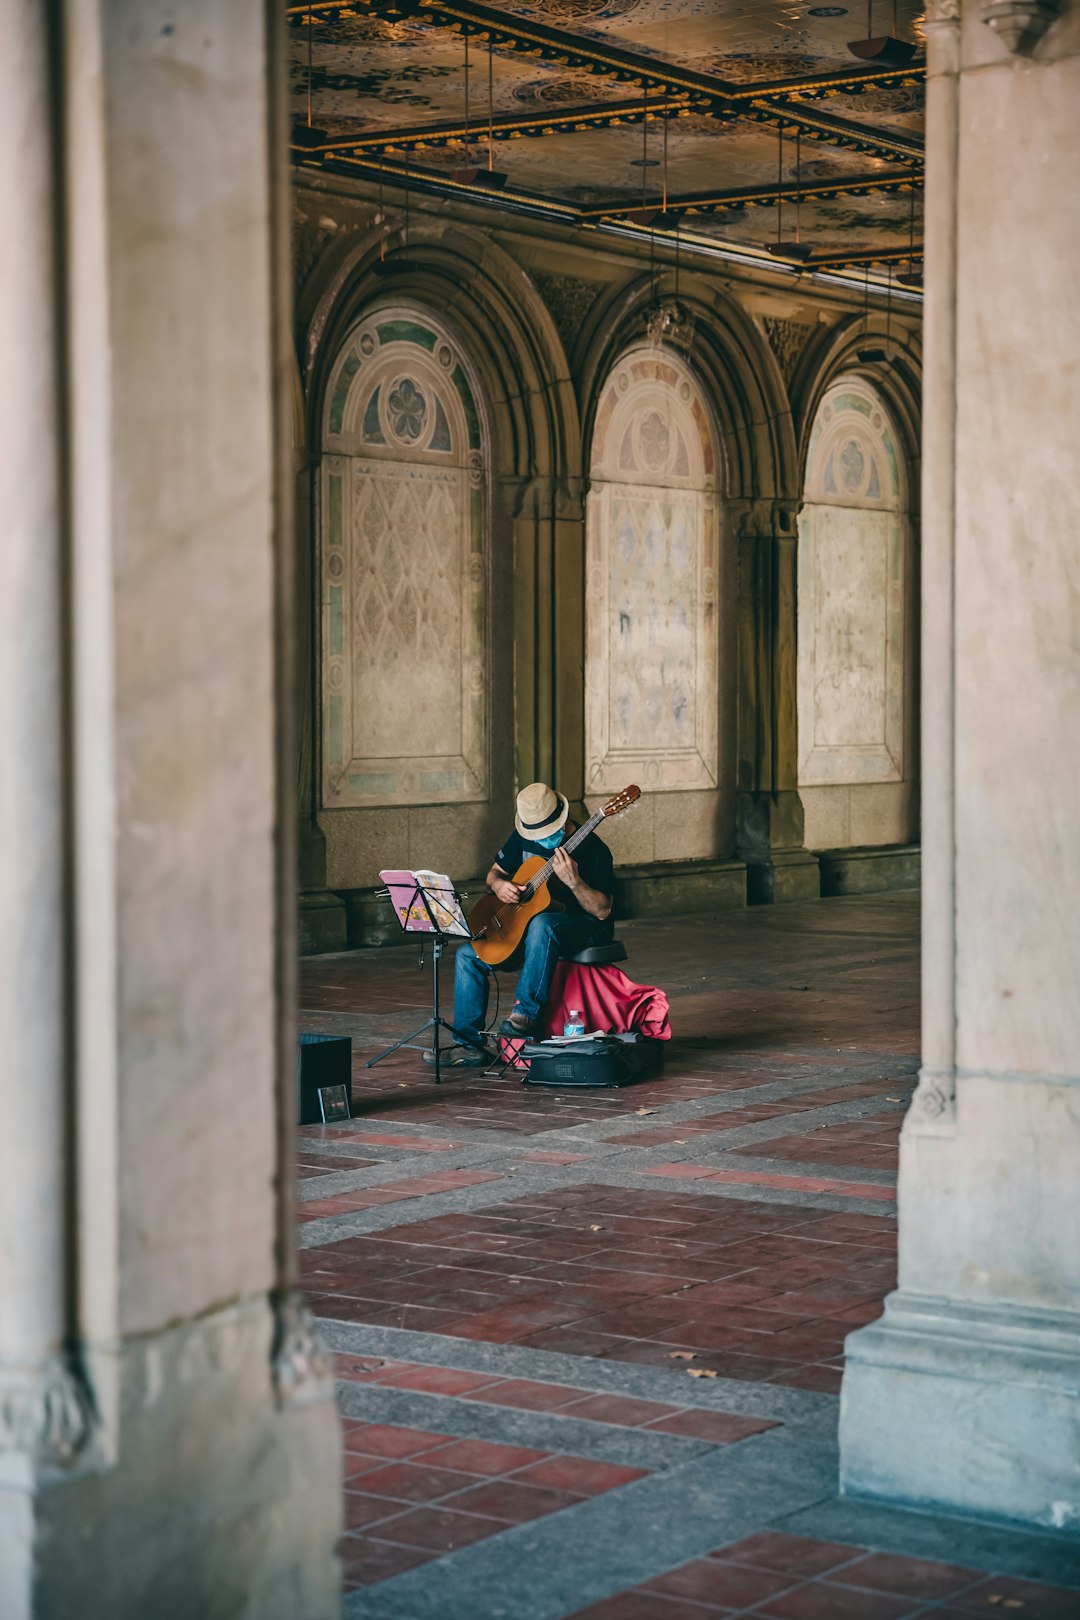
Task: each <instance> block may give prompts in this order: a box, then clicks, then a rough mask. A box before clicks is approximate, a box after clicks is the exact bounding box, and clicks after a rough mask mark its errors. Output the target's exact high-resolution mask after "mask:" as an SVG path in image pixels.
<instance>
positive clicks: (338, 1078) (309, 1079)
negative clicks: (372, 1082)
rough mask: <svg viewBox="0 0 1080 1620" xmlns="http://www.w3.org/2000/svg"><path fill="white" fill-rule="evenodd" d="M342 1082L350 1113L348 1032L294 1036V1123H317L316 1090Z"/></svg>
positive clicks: (318, 1109) (319, 1121)
mask: <svg viewBox="0 0 1080 1620" xmlns="http://www.w3.org/2000/svg"><path fill="white" fill-rule="evenodd" d="M324 1086H344V1087H345V1095H346V1096H347V1097H348V1099H349V1115H350V1117H351V1116H352V1038H351V1037H350V1036H348V1035H298V1036H297V1037H296V1123H297V1124H298V1125H321V1124H322V1112H321V1110H320V1108H319V1092H320V1091H321V1090H322V1089H323V1087H324Z"/></svg>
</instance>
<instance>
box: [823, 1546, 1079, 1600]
mask: <svg viewBox="0 0 1080 1620" xmlns="http://www.w3.org/2000/svg"><path fill="white" fill-rule="evenodd" d="M830 1578H831V1580H833V1581H834V1582H837V1583H839V1584H842V1585H844V1586H866V1587H870V1588H872V1589H873V1590H874V1591H877V1592H894V1593H896V1594H897V1595H899V1596H902V1597H921V1598H947V1597H952V1596H953V1594H954V1593H956V1592H960V1591H962V1590H963V1589H964V1588H965V1587H969V1586H971V1585H973V1583H975V1582H976V1581H980V1580H981V1579H982V1574H981V1571H979V1570H977V1569H964V1568H962V1567H960V1566H959V1565H956V1564H933V1563H927V1562H926V1561H925V1560H923V1559H919V1558H903V1557H897V1556H894V1555H892V1554H889V1553H869V1554H867V1556H866V1557H865V1558H858V1559H856V1560H855V1562H854V1563H853V1564H845V1566H844V1568H843V1570H837V1571H834V1572H833V1574H832V1576H831V1577H830ZM1077 1614H1078V1615H1080V1598H1078V1600H1077Z"/></svg>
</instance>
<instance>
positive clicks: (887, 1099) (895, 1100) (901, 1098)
mask: <svg viewBox="0 0 1080 1620" xmlns="http://www.w3.org/2000/svg"><path fill="white" fill-rule="evenodd" d="M903 1100H904V1099H903V1097H886V1099H885V1101H886V1102H903Z"/></svg>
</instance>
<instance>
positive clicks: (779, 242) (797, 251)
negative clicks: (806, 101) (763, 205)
mask: <svg viewBox="0 0 1080 1620" xmlns="http://www.w3.org/2000/svg"><path fill="white" fill-rule="evenodd" d="M776 133H777V137H778V140H777V160H776V241H775V242H766V244H765V250H766V252H767V253H772V254H775V256H776V257H777V258H778V259H799V260H805V259H808V258H809V257H810V254H811V251H812V250H811V248H810V247H809V246H808V245H807V243H805V242H804V241H803V239H802V231H801V229H800V220H801V215H802V179H801V174H800V170H801V166H802V131H801V130H800V129H799V127H798V125H796V127H795V240H794V241H793V242H785V241H784V239H783V236H784V126H783V124H782V123H781V124H778V125H777V130H776Z"/></svg>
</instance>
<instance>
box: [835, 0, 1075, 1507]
mask: <svg viewBox="0 0 1080 1620" xmlns="http://www.w3.org/2000/svg"><path fill="white" fill-rule="evenodd" d="M985 9H986V8H985V7H980V6H979V5H978V4H976V3H975V0H965V4H964V5H963V7H961V6H960V5H958V4H957V3H956V0H938V4H937V5H936V6H933V7H931V8H930V12H929V15H928V19H927V26H928V36H929V51H930V58H929V84H928V129H927V136H928V191H927V224H926V230H927V240H926V361H927V364H926V377H927V388H926V395H925V453H924V462H923V468H924V486H923V496H924V498H923V510H924V531H923V623H922V645H923V680H922V686H923V691H924V693H926V694H928V696H927V701H926V702H924V705H923V770H922V780H923V790H924V803H923V860H924V883H923V895H924V907H925V921H924V937H923V978H924V991H923V1042H924V1049H923V1068H922V1073H921V1076H920V1083H919V1088H918V1091H917V1092H916V1096H915V1099H914V1102H913V1104H912V1108H911V1111H910V1113H909V1115H908V1118H907V1120H906V1122H905V1125H904V1131H903V1136H902V1141H901V1161H900V1183H899V1211H900V1286H899V1289H898V1291H897V1293H895V1294H894V1295H893V1296H892V1297H891V1298H890V1299H889V1300H888V1301H887V1303H886V1309H885V1315H884V1317H883V1318H882V1319H881V1320H880V1321H879V1322H876V1323H873V1324H872V1325H871V1326H869V1327H866V1328H864V1329H862V1330H860V1331H859V1332H857V1333H855V1334H853V1335H852V1337H851V1338H850V1339H849V1340H848V1345H847V1368H846V1371H845V1375H844V1385H843V1391H842V1396H841V1455H842V1481H843V1487H844V1489H845V1491H847V1492H850V1493H852V1494H858V1495H866V1496H874V1497H880V1498H886V1499H890V1500H896V1501H902V1502H908V1503H912V1504H915V1505H917V1506H920V1507H925V1506H940V1507H944V1508H946V1509H950V1510H952V1511H959V1512H966V1513H972V1512H974V1513H980V1514H992V1515H995V1516H999V1517H1003V1518H1011V1519H1019V1520H1026V1521H1028V1522H1030V1523H1034V1524H1038V1525H1042V1526H1045V1527H1048V1528H1052V1529H1056V1530H1065V1531H1069V1532H1071V1533H1073V1534H1075V1533H1076V1531H1077V1529H1078V1527H1080V1475H1078V1472H1077V1465H1076V1459H1077V1457H1078V1455H1080V1396H1078V1391H1080V1197H1078V1194H1077V1180H1076V1165H1077V1162H1078V1158H1080V1000H1078V997H1077V995H1076V964H1077V961H1078V960H1080V924H1078V918H1080V854H1078V850H1077V842H1076V837H1075V814H1076V805H1077V804H1078V803H1080V704H1078V703H1077V690H1078V680H1080V662H1078V657H1077V642H1076V614H1075V603H1076V601H1077V599H1078V593H1080V572H1078V565H1077V552H1076V547H1075V543H1074V539H1073V534H1074V528H1075V525H1074V523H1073V507H1074V504H1075V502H1074V495H1073V490H1074V487H1075V483H1076V479H1077V476H1078V475H1080V457H1078V452H1077V446H1076V437H1075V432H1074V422H1073V417H1074V409H1073V406H1074V401H1073V379H1074V378H1075V375H1076V372H1077V369H1078V367H1080V314H1078V310H1077V305H1076V300H1075V295H1074V276H1075V271H1074V266H1075V262H1076V254H1077V251H1078V247H1080V241H1078V233H1077V219H1076V213H1075V210H1073V209H1067V208H1062V207H1061V206H1060V205H1059V202H1058V200H1057V193H1056V179H1055V176H1056V175H1058V174H1066V173H1071V172H1073V171H1074V170H1075V168H1076V165H1077V162H1078V161H1080V119H1078V118H1077V114H1076V108H1077V105H1078V103H1080V54H1077V52H1076V43H1075V31H1074V34H1073V36H1072V38H1071V39H1070V37H1068V36H1067V35H1066V33H1065V31H1064V29H1063V30H1062V33H1061V36H1060V37H1059V38H1057V39H1055V31H1054V30H1051V31H1050V32H1049V33H1048V34H1047V35H1046V37H1045V39H1044V40H1043V43H1042V45H1041V47H1040V51H1039V57H1038V61H1037V62H1035V63H1032V64H1029V65H1027V66H1025V67H1018V66H1017V64H1016V63H1015V62H1013V61H1012V60H1011V59H1010V57H1009V55H1008V54H1007V51H1006V49H1005V46H1004V45H1003V44H1002V43H1001V41H1000V40H998V39H995V37H994V34H993V33H991V32H990V31H989V30H988V29H987V28H986V27H985V26H984V19H983V15H982V14H983V12H984V11H985ZM961 12H962V15H961ZM1047 153H1052V154H1053V158H1054V161H1053V166H1052V169H1051V168H1048V167H1047V165H1046V163H1045V155H1046V154H1047ZM1070 604H1071V606H1070Z"/></svg>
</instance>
